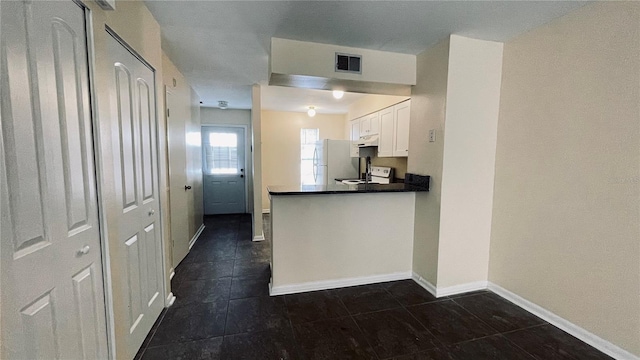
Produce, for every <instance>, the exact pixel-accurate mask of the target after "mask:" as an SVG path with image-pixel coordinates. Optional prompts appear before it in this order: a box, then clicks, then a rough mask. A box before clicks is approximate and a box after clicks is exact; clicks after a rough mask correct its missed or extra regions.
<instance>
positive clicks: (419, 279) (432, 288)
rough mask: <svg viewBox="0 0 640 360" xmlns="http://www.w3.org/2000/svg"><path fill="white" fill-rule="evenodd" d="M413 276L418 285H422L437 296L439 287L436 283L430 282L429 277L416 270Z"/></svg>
mask: <svg viewBox="0 0 640 360" xmlns="http://www.w3.org/2000/svg"><path fill="white" fill-rule="evenodd" d="M411 278H412V279H413V281H415V282H416V283H418V285H420V286H422V287H423V288H424V289H425V290H427V291H428V292H430V293H431V295H433V296H435V297H437V295H436V294H437V293H438V292H437V289H436V287H435V285H433V284H432V283H430V282H429V281H428V280H427V279H425V278H423V277H422V276H420V275H418V274H416V272H415V271H414V272H413V273H412V276H411Z"/></svg>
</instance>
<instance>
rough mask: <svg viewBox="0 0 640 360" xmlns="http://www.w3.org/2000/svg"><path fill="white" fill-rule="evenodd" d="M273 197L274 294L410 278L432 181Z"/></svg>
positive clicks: (311, 189)
mask: <svg viewBox="0 0 640 360" xmlns="http://www.w3.org/2000/svg"><path fill="white" fill-rule="evenodd" d="M267 190H268V191H269V197H270V199H271V238H272V240H271V284H270V293H271V295H279V294H290V293H297V292H305V291H313V290H320V289H331V288H338V287H344V286H352V285H360V284H368V283H375V282H382V281H391V280H398V279H407V278H410V277H411V269H412V251H413V237H414V234H413V229H414V211H415V196H416V192H424V191H428V190H429V177H428V176H420V175H413V174H407V176H406V179H405V183H392V184H384V185H376V184H361V185H344V184H330V185H309V186H306V185H303V186H297V187H295V186H294V187H291V186H268V187H267Z"/></svg>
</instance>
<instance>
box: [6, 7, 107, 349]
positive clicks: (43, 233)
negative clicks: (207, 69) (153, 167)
mask: <svg viewBox="0 0 640 360" xmlns="http://www.w3.org/2000/svg"><path fill="white" fill-rule="evenodd" d="M0 13H1V14H2V15H1V16H2V19H1V21H2V31H1V33H2V56H1V61H2V81H1V82H2V87H1V89H2V90H1V91H2V128H1V136H0V145H1V146H0V149H1V150H0V151H1V154H0V158H1V159H2V162H1V164H0V178H1V184H2V185H1V187H0V189H1V194H0V197H1V199H2V200H1V203H2V211H1V212H2V222H1V224H2V225H1V227H2V234H1V243H0V253H1V257H2V258H1V266H0V274H1V275H0V278H1V285H0V292H1V294H2V295H1V299H2V301H1V304H2V305H1V308H2V309H1V312H0V313H1V318H2V331H1V337H2V350H1V352H0V358H2V359H104V358H106V357H107V352H108V350H107V336H106V333H107V331H106V321H105V300H104V288H103V276H102V259H101V251H100V229H99V223H98V206H97V198H96V177H95V167H94V154H93V139H92V129H91V127H92V124H91V108H90V101H89V79H88V62H87V48H86V37H85V19H84V10H83V9H82V8H81V7H79V6H78V5H77V4H75V3H73V2H71V1H65V2H58V1H46V2H45V1H43V2H40V1H34V2H31V1H30V2H17V1H16V2H14V1H8V2H7V1H2V2H1V3H0Z"/></svg>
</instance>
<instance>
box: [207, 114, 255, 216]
mask: <svg viewBox="0 0 640 360" xmlns="http://www.w3.org/2000/svg"><path fill="white" fill-rule="evenodd" d="M244 156H245V129H244V128H243V127H223V126H203V127H202V173H203V177H204V179H203V182H204V213H205V215H214V214H240V213H245V212H246V201H245V196H246V195H245V180H246V178H245V167H244V165H245V164H244V159H245V158H244Z"/></svg>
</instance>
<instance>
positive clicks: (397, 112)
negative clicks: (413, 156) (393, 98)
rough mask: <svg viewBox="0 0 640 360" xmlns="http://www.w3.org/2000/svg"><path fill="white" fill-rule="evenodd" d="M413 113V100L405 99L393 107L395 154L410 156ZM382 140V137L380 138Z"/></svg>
mask: <svg viewBox="0 0 640 360" xmlns="http://www.w3.org/2000/svg"><path fill="white" fill-rule="evenodd" d="M410 113H411V100H409V101H405V102H403V103H400V104H398V105H395V106H394V107H393V114H394V115H393V120H394V129H393V133H394V137H393V156H398V157H403V156H409V120H410V117H411V115H410ZM380 141H381V142H382V139H380Z"/></svg>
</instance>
